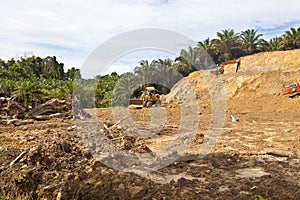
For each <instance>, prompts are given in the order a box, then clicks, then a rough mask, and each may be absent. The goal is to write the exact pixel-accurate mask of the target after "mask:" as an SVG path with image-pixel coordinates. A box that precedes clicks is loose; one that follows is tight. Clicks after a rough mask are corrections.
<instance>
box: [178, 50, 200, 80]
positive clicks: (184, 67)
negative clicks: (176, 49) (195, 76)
mask: <svg viewBox="0 0 300 200" xmlns="http://www.w3.org/2000/svg"><path fill="white" fill-rule="evenodd" d="M175 62H176V63H175V64H174V67H175V69H176V70H177V71H178V72H179V73H181V74H182V75H183V76H187V75H188V74H189V73H191V72H193V71H196V70H198V69H200V65H201V63H200V52H199V48H197V47H194V48H192V47H191V46H189V47H188V50H185V49H182V50H181V52H180V56H179V57H177V58H175Z"/></svg>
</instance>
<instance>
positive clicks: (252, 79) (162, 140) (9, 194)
mask: <svg viewBox="0 0 300 200" xmlns="http://www.w3.org/2000/svg"><path fill="white" fill-rule="evenodd" d="M299 52H300V51H298V50H297V51H292V52H290V54H286V52H283V54H284V55H283V56H282V55H281V54H280V52H275V53H276V54H278V58H282V59H279V60H281V61H282V60H283V62H284V63H283V64H282V65H281V67H280V69H281V71H280V70H278V68H276V66H275V64H274V63H278V62H279V61H278V60H276V59H271V57H273V56H274V55H271V54H268V55H267V54H260V55H257V56H256V58H255V57H254V56H249V57H245V58H242V62H241V63H242V64H241V70H240V71H239V73H238V74H235V73H233V72H231V71H230V67H229V70H228V71H226V68H225V74H224V75H221V76H220V78H221V80H222V83H223V84H224V85H225V86H224V88H225V91H226V96H225V98H226V102H218V99H212V101H211V99H210V96H209V95H208V94H209V92H208V89H207V88H208V87H207V85H205V84H204V81H203V80H204V79H205V77H203V74H202V75H201V74H200V73H197V72H196V73H193V74H191V75H190V76H189V77H187V78H186V79H185V80H183V81H188V82H189V83H190V84H191V86H192V89H193V91H194V93H195V96H192V97H191V99H186V96H188V95H185V96H184V98H185V99H183V100H182V99H180V98H178V97H177V94H176V92H173V93H172V92H171V94H170V95H169V96H166V97H164V100H165V102H166V104H165V105H164V107H161V108H150V109H147V108H143V109H129V116H130V118H131V119H132V120H133V121H134V124H135V125H139V126H145V127H147V126H150V128H148V129H149V130H152V131H153V130H154V129H151V125H152V124H151V123H152V122H153V121H155V119H154V118H152V119H151V112H154V113H155V111H157V112H158V113H159V112H160V111H161V112H164V113H165V118H164V119H165V122H164V123H163V127H161V129H159V131H156V132H154V134H153V135H152V136H151V137H150V136H148V137H142V136H141V135H134V134H135V133H136V130H135V127H134V126H130V125H127V126H126V124H125V125H124V124H122V123H121V122H120V120H118V119H116V118H115V117H114V116H113V115H112V110H111V109H109V108H107V109H96V110H88V112H89V113H90V114H92V115H95V116H96V117H97V120H98V121H99V125H100V127H99V129H100V132H101V133H102V134H104V135H105V136H106V137H107V139H109V140H110V141H111V142H112V143H113V144H114V145H115V146H116V147H117V148H118V149H119V150H121V151H128V152H131V153H140V154H143V153H147V154H151V155H153V156H154V157H155V156H156V155H158V154H159V153H158V152H159V150H161V149H162V148H164V147H165V146H167V145H168V144H170V143H172V142H173V141H174V140H178V137H177V135H178V132H179V131H180V128H181V126H180V123H181V120H182V116H183V115H186V114H185V113H184V112H183V111H182V110H183V107H184V106H189V105H188V103H187V102H189V101H191V102H192V101H193V100H196V101H197V102H198V106H199V108H200V109H199V110H195V111H193V114H194V115H193V116H198V117H199V120H200V121H199V124H197V128H198V129H196V134H195V136H193V138H192V140H187V141H185V140H184V139H182V138H184V137H180V140H179V141H177V142H178V144H177V143H176V145H175V146H174V151H173V152H171V153H174V154H176V155H178V159H177V160H175V161H174V162H171V163H169V164H168V165H167V166H166V167H163V168H161V169H159V170H156V171H154V172H151V173H145V174H143V173H137V171H134V170H133V171H132V172H124V171H118V170H116V169H114V168H112V167H109V166H107V165H105V164H104V163H105V160H97V156H95V153H99V151H100V152H101V148H100V150H99V146H97V145H96V147H95V149H96V150H97V151H96V150H95V151H94V149H93V148H92V147H91V146H93V144H92V145H90V144H87V143H86V142H85V140H84V139H82V138H81V137H82V135H80V134H79V133H80V132H78V131H77V130H78V129H79V128H80V127H79V125H78V124H75V122H74V121H73V120H71V119H67V118H65V119H50V120H46V121H34V122H33V123H31V124H26V125H20V126H14V125H13V124H10V125H7V124H2V125H1V126H0V177H1V178H0V193H1V196H0V197H5V198H8V199H49V200H50V199H57V200H59V199H255V198H256V197H257V196H258V195H261V196H262V197H264V198H265V199H272V200H273V199H300V107H299V103H300V98H289V97H288V96H283V95H282V94H281V88H282V87H283V86H284V85H285V84H290V83H293V82H294V81H295V82H297V81H298V79H297V78H299V73H300V72H299V70H298V68H300V61H299V59H298V58H299V57H300V56H299ZM287 55H290V58H289V57H287ZM283 58H284V59H283ZM289 59H290V60H294V61H297V62H298V61H299V62H298V64H294V63H292V62H291V61H290V60H289ZM273 61H274V62H273ZM253 63H254V64H253ZM270 63H271V64H270ZM291 63H292V64H291ZM278 65H280V63H279V64H278ZM248 66H249V67H248ZM264 66H266V67H271V68H272V67H273V68H272V69H273V70H267V71H265V72H263V73H262V72H261V71H257V72H256V71H255V70H254V69H255V67H264ZM289 66H290V69H289V68H288V67H289ZM250 69H252V71H251V70H250ZM260 69H263V68H260ZM249 70H250V71H249ZM232 71H233V70H232ZM250 72H251V73H250ZM207 76H209V75H207ZM211 80H213V79H211ZM183 81H181V82H180V83H178V84H177V86H175V88H173V91H176V87H177V88H181V89H182V88H183V89H182V90H184V87H187V86H184V82H183ZM183 86H184V87H183ZM178 91H179V90H178ZM181 101H183V102H184V103H182V102H181ZM224 103H225V108H224V109H225V110H223V111H224V112H225V113H226V115H225V121H224V125H223V126H222V127H221V128H220V127H214V121H211V118H213V117H216V116H214V115H212V113H213V112H212V110H213V109H212V107H215V108H216V109H218V108H221V106H220V107H219V105H221V104H224ZM231 115H232V117H230V116H231ZM220 116H221V115H220ZM217 117H218V116H217ZM155 118H158V119H160V118H159V117H155ZM233 118H237V119H238V120H233ZM77 128H78V129H77ZM210 128H211V129H213V130H221V131H220V135H219V136H218V140H217V141H216V144H214V145H213V147H212V149H210V151H209V152H208V153H207V155H206V156H205V157H204V158H201V159H199V156H198V155H199V152H200V150H201V149H202V147H204V146H205V144H206V142H207V136H208V135H209V134H208V133H209V132H208V130H209V129H210ZM129 132H130V133H132V134H128V133H129ZM187 134H188V132H187ZM187 142H188V148H185V149H184V151H183V150H182V148H180V146H181V145H182V146H184V145H185V144H186V143H187ZM97 147H98V149H97ZM100 147H101V146H100ZM172 147H173V146H172ZM22 152H24V153H23V154H22V155H23V156H22V157H21V158H20V159H19V160H15V159H16V158H17V157H18V156H19V155H20V154H21V153H22ZM278 152H279V153H278ZM281 152H284V153H281ZM170 156H171V155H170ZM14 160H15V161H14ZM13 161H14V162H13ZM106 164H107V163H106ZM124 165H126V163H125V164H124Z"/></svg>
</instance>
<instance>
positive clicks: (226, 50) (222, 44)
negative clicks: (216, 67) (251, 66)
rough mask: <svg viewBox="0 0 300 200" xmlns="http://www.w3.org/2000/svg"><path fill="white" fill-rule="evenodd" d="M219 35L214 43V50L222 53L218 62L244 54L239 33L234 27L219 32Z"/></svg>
mask: <svg viewBox="0 0 300 200" xmlns="http://www.w3.org/2000/svg"><path fill="white" fill-rule="evenodd" d="M217 36H218V38H217V39H214V40H213V41H212V43H213V48H214V50H215V51H216V52H218V54H219V55H220V58H219V60H218V63H220V62H224V61H228V60H232V59H235V58H238V57H240V56H242V55H243V54H244V52H243V50H242V43H241V40H240V37H239V34H237V33H235V32H234V30H233V29H227V30H222V32H217Z"/></svg>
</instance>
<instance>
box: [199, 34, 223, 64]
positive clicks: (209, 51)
mask: <svg viewBox="0 0 300 200" xmlns="http://www.w3.org/2000/svg"><path fill="white" fill-rule="evenodd" d="M213 45H214V44H213V43H212V40H210V38H207V39H205V40H204V41H203V42H198V44H197V47H198V48H199V51H200V52H201V53H200V56H201V58H200V61H201V65H202V66H201V68H204V69H205V68H210V67H212V66H215V62H216V61H217V60H218V54H217V52H216V51H215V49H214V47H213Z"/></svg>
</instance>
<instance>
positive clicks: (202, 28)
mask: <svg viewBox="0 0 300 200" xmlns="http://www.w3.org/2000/svg"><path fill="white" fill-rule="evenodd" d="M298 4H299V2H298V1H297V0H289V1H283V0H278V1H273V0H265V1H258V0H252V1H245V0H227V1H221V0H169V1H167V0H144V1H140V0H101V1H99V0H85V1H74V0H64V1H60V0H52V1H46V0H40V1H38V0H27V1H17V0H9V1H8V0H3V1H1V12H0V26H1V32H0V43H1V49H0V58H4V59H8V58H10V57H13V56H15V55H16V54H18V55H21V54H22V53H23V52H28V51H33V52H34V53H35V54H36V55H40V56H46V55H56V56H57V58H58V59H59V60H60V61H61V62H64V63H66V66H67V67H72V66H77V67H78V66H81V64H82V63H83V62H84V60H85V58H86V57H87V56H88V54H89V53H90V52H92V50H93V49H94V48H96V47H97V46H98V45H100V44H101V43H102V42H104V41H105V40H107V39H109V38H110V37H112V36H115V35H117V34H119V33H122V32H125V31H129V30H133V29H137V28H148V27H156V28H165V29H170V30H173V31H177V32H179V33H182V34H184V35H186V36H188V37H190V38H192V39H193V40H196V41H198V40H202V39H205V38H206V37H214V36H215V33H216V32H217V31H220V30H222V29H227V28H233V29H235V30H236V31H241V30H244V29H246V28H256V27H264V28H271V29H272V28H273V29H274V27H275V29H276V27H280V26H282V25H284V24H288V25H289V24H291V25H292V26H293V23H294V24H297V23H298V24H297V25H298V26H299V22H300V17H299V13H300V12H299V11H300V8H299V6H298ZM265 31H268V30H265ZM273 31H274V30H273ZM268 36H269V37H272V33H270V34H269V35H268ZM47 44H50V46H47ZM51 45H53V46H51ZM56 47H61V48H56Z"/></svg>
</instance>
